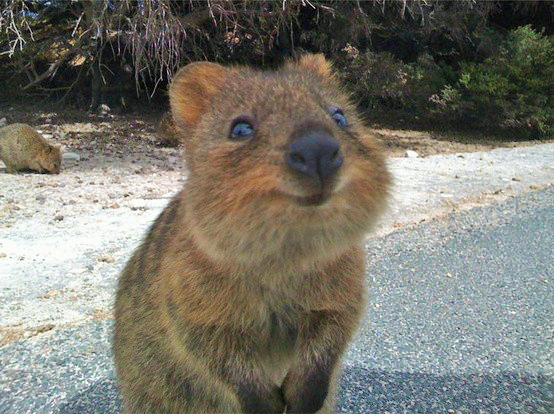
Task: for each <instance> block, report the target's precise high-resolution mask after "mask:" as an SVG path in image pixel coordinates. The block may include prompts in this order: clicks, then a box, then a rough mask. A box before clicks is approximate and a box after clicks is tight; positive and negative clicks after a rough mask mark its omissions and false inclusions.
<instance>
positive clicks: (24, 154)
mask: <svg viewBox="0 0 555 414" xmlns="http://www.w3.org/2000/svg"><path fill="white" fill-rule="evenodd" d="M0 159H1V160H2V161H4V164H6V170H7V172H8V173H10V174H15V173H16V172H17V171H21V170H34V171H37V172H40V173H51V174H59V172H60V165H61V163H62V154H61V151H60V147H59V146H54V145H51V144H49V143H48V141H46V140H45V139H44V138H43V137H42V135H40V134H39V133H38V132H37V131H35V130H34V129H33V128H31V127H30V126H29V125H27V124H11V125H8V126H5V127H3V128H0Z"/></svg>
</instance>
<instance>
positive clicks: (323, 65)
mask: <svg viewBox="0 0 555 414" xmlns="http://www.w3.org/2000/svg"><path fill="white" fill-rule="evenodd" d="M288 67H289V68H294V69H297V70H300V71H308V72H312V73H314V74H316V75H318V76H320V77H321V78H322V80H324V81H325V80H330V79H333V77H334V74H333V69H332V67H331V63H330V62H329V61H327V60H326V57H325V56H324V55H323V54H322V53H318V54H306V55H302V56H301V57H300V58H299V60H297V61H293V62H290V63H289V64H288Z"/></svg>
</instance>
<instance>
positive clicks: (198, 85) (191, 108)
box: [170, 62, 229, 129]
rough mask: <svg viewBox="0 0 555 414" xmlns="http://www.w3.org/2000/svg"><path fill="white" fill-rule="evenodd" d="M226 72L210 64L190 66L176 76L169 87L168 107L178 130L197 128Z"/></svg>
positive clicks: (193, 64) (198, 63) (214, 64)
mask: <svg viewBox="0 0 555 414" xmlns="http://www.w3.org/2000/svg"><path fill="white" fill-rule="evenodd" d="M228 72H229V70H228V69H226V68H225V67H223V66H221V65H218V64H216V63H210V62H194V63H190V64H188V65H187V66H185V67H183V68H182V69H181V70H180V71H179V72H177V74H176V75H175V76H174V78H173V80H172V83H171V85H170V107H171V110H172V115H173V119H174V121H175V123H176V124H177V126H179V127H183V128H186V129H190V128H194V127H195V126H196V125H197V124H198V122H199V121H200V119H201V117H202V115H203V114H204V113H206V111H207V109H208V105H209V104H210V100H211V99H212V97H213V96H214V95H215V94H217V93H218V92H219V91H220V90H221V88H222V87H223V85H224V83H225V81H226V77H227V74H228Z"/></svg>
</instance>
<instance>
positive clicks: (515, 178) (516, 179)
mask: <svg viewBox="0 0 555 414" xmlns="http://www.w3.org/2000/svg"><path fill="white" fill-rule="evenodd" d="M520 180H521V178H520V177H513V181H520Z"/></svg>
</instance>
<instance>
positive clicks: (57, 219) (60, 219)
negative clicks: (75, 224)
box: [54, 214, 64, 221]
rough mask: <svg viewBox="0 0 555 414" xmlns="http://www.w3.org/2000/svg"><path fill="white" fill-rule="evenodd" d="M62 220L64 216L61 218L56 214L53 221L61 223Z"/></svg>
mask: <svg viewBox="0 0 555 414" xmlns="http://www.w3.org/2000/svg"><path fill="white" fill-rule="evenodd" d="M63 219H64V216H62V215H61V214H58V215H57V216H55V217H54V220H55V221H62V220H63Z"/></svg>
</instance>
